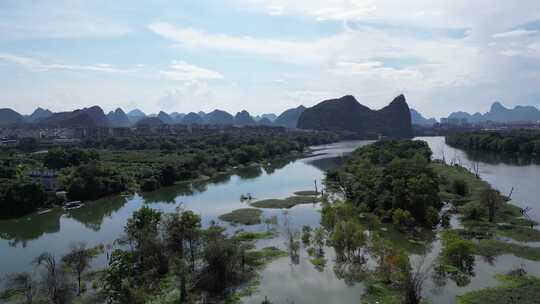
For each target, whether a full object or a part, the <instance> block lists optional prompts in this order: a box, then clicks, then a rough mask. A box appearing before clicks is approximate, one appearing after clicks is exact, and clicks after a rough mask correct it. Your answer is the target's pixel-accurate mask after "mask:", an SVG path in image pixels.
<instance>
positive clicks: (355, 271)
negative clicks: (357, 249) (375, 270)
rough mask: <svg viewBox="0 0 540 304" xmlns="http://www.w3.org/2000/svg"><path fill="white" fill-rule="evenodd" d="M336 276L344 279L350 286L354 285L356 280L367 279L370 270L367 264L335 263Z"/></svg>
mask: <svg viewBox="0 0 540 304" xmlns="http://www.w3.org/2000/svg"><path fill="white" fill-rule="evenodd" d="M334 273H335V275H336V278H338V279H340V280H343V281H344V282H345V284H347V285H348V286H353V285H354V284H355V283H356V282H361V281H363V280H365V279H366V278H367V276H368V271H367V268H366V265H365V264H360V263H353V262H339V261H336V263H335V264H334Z"/></svg>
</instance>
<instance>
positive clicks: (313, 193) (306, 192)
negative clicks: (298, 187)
mask: <svg viewBox="0 0 540 304" xmlns="http://www.w3.org/2000/svg"><path fill="white" fill-rule="evenodd" d="M319 194H321V193H320V192H316V191H313V190H304V191H296V192H295V193H294V195H298V196H317V195H319Z"/></svg>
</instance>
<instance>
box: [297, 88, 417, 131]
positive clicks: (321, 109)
mask: <svg viewBox="0 0 540 304" xmlns="http://www.w3.org/2000/svg"><path fill="white" fill-rule="evenodd" d="M298 128H301V129H313V130H328V131H347V132H354V133H357V134H360V135H365V136H374V135H384V136H392V137H409V136H411V135H412V123H411V113H410V110H409V106H408V105H407V102H406V100H405V96H403V95H400V96H398V97H396V98H395V99H394V100H393V101H392V102H391V103H390V104H389V105H388V106H386V107H384V108H382V109H380V110H378V111H376V110H372V109H370V108H368V107H366V106H364V105H362V104H360V103H359V102H358V101H357V100H356V99H355V98H354V97H353V96H350V95H348V96H344V97H341V98H339V99H330V100H325V101H323V102H321V103H319V104H317V105H315V106H314V107H311V108H308V109H306V110H305V111H304V112H303V113H302V115H300V118H299V119H298Z"/></svg>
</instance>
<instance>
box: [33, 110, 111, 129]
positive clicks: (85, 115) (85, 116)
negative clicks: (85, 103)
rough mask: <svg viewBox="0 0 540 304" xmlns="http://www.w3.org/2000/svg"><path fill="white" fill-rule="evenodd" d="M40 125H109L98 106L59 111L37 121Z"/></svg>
mask: <svg viewBox="0 0 540 304" xmlns="http://www.w3.org/2000/svg"><path fill="white" fill-rule="evenodd" d="M39 124H40V125H46V126H55V127H62V128H65V127H106V126H108V125H109V121H108V119H107V116H105V113H104V112H103V110H102V109H101V108H100V107H98V106H93V107H90V108H84V109H81V110H75V111H72V112H60V113H54V114H53V115H51V116H49V117H47V118H45V119H42V120H40V121H39Z"/></svg>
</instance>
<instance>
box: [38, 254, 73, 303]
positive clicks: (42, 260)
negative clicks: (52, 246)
mask: <svg viewBox="0 0 540 304" xmlns="http://www.w3.org/2000/svg"><path fill="white" fill-rule="evenodd" d="M33 263H34V265H36V267H39V268H42V270H43V272H42V275H43V281H42V284H43V287H44V289H45V293H46V295H47V299H48V300H49V302H50V303H53V304H64V303H68V301H69V299H70V297H71V290H72V289H71V287H70V286H69V284H68V282H67V280H66V277H65V274H64V273H63V271H62V269H61V268H60V267H59V265H58V263H57V261H56V258H55V257H54V255H53V254H52V253H48V252H45V253H42V254H41V255H39V256H38V257H37V258H35V259H34V261H33Z"/></svg>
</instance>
